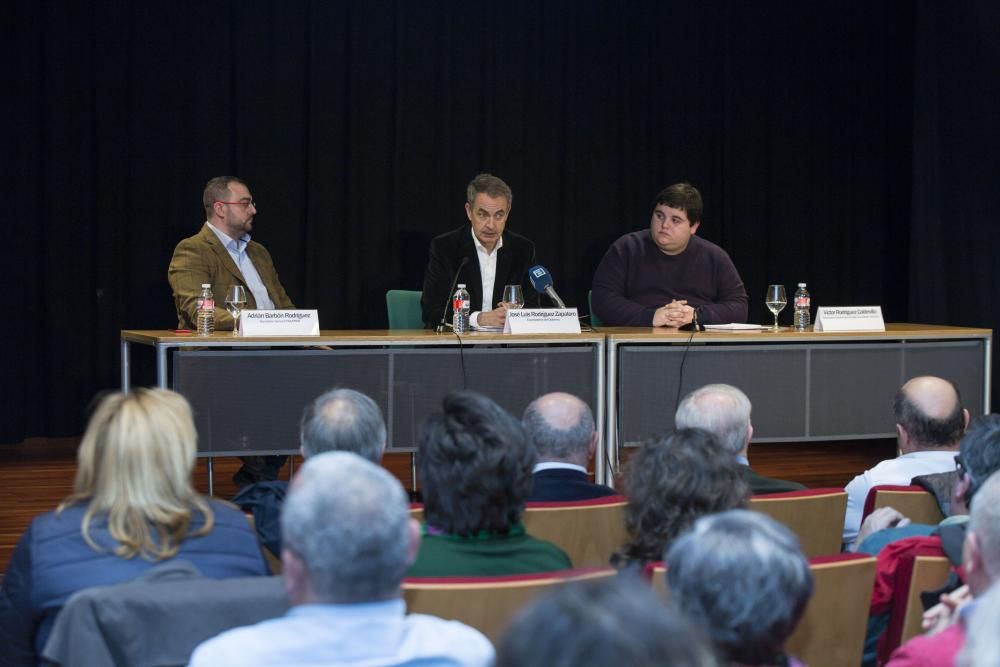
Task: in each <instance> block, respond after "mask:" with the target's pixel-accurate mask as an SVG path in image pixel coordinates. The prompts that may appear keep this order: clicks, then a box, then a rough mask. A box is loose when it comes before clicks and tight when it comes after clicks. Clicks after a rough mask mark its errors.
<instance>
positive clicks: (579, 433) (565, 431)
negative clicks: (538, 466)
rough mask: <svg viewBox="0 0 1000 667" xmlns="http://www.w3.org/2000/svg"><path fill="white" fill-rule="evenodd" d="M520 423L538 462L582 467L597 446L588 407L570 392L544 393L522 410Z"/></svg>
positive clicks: (592, 417) (592, 418)
mask: <svg viewBox="0 0 1000 667" xmlns="http://www.w3.org/2000/svg"><path fill="white" fill-rule="evenodd" d="M521 424H522V425H523V426H524V430H525V432H526V433H527V436H528V438H529V439H530V440H531V442H532V444H533V445H534V447H535V451H536V452H537V453H538V460H539V461H561V462H565V463H575V464H576V465H580V466H585V467H586V465H587V463H588V461H589V460H590V456H591V455H592V454H593V453H594V449H595V447H596V445H597V432H596V431H595V430H594V415H593V414H592V413H591V412H590V406H588V405H587V404H586V403H584V402H583V401H581V400H580V399H579V398H577V397H576V396H573V395H572V394H565V393H562V392H555V393H552V394H545V395H544V396H541V397H539V398H537V399H535V400H534V401H532V403H531V404H530V405H529V406H528V407H527V409H526V410H525V411H524V417H523V418H522V419H521Z"/></svg>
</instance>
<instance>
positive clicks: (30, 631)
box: [0, 501, 268, 665]
mask: <svg viewBox="0 0 1000 667" xmlns="http://www.w3.org/2000/svg"><path fill="white" fill-rule="evenodd" d="M211 507H212V511H213V513H214V514H215V526H214V528H213V529H212V531H211V532H210V533H209V534H207V535H203V536H200V537H191V538H188V539H186V540H184V542H183V543H182V544H181V547H180V550H179V551H178V553H177V556H176V558H181V559H184V560H186V561H189V562H190V563H192V564H193V565H194V566H195V567H196V568H198V570H199V571H200V572H201V573H202V574H204V575H205V576H206V577H212V578H216V579H222V578H226V577H246V576H254V575H265V574H267V573H268V571H267V565H266V564H265V562H264V557H263V555H262V554H261V551H260V546H259V545H258V543H257V536H256V535H254V533H253V532H252V531H251V530H250V524H249V522H248V521H247V519H246V517H245V516H244V515H243V514H242V513H241V512H240V511H239V510H237V509H235V508H234V507H232V506H231V505H229V504H225V503H222V502H219V501H211ZM85 512H86V505H85V504H82V503H80V504H77V505H75V506H73V507H69V508H67V509H65V510H64V511H62V512H60V513H58V514H57V513H56V512H54V511H52V512H46V513H45V514H42V515H41V516H38V517H36V518H35V519H34V520H33V521H32V522H31V525H30V526H28V529H27V530H26V531H25V533H24V534H23V535H22V536H21V539H20V540H19V541H18V543H17V547H16V548H15V549H14V554H13V555H12V556H11V559H10V564H9V565H8V567H7V573H6V575H5V576H4V580H3V588H2V589H0V646H3V647H4V648H3V650H2V651H0V664H2V665H30V664H34V663H35V662H36V661H37V655H39V654H41V651H42V649H43V648H44V647H45V641H46V639H48V635H49V632H50V630H51V629H52V624H53V622H54V620H55V617H56V615H57V614H58V613H59V610H60V609H61V608H62V606H63V604H64V603H65V602H66V600H67V599H68V598H69V597H70V596H71V595H72V594H73V593H76V592H77V591H79V590H82V589H84V588H89V587H91V586H109V585H112V584H118V583H122V582H125V581H129V580H130V579H134V578H135V577H137V576H139V575H141V574H144V573H146V572H147V571H149V570H150V569H151V568H153V567H154V566H156V565H158V564H159V563H157V562H152V561H149V560H146V559H144V558H142V557H140V556H135V557H133V558H129V559H125V558H120V557H118V556H116V555H115V554H114V551H113V550H114V548H115V547H116V546H117V542H115V541H114V540H113V539H112V538H111V535H110V533H109V532H108V530H107V524H106V523H105V522H104V521H103V519H98V520H94V521H91V525H90V535H91V538H92V539H93V541H94V542H96V543H97V544H98V546H100V547H101V551H94V549H92V548H91V547H90V545H88V544H87V543H86V542H85V541H84V540H83V535H82V533H81V532H80V525H81V521H82V519H83V515H84V513H85ZM193 524H194V525H193V526H192V528H193V529H197V528H198V527H200V526H201V525H202V518H201V517H198V518H197V519H196V520H195V521H194V522H193ZM161 562H163V561H161Z"/></svg>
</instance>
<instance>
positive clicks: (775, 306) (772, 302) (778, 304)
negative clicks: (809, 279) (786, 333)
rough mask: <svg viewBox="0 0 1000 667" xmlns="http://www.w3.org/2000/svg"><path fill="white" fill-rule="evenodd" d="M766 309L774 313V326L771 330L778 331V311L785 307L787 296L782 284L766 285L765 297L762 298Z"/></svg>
mask: <svg viewBox="0 0 1000 667" xmlns="http://www.w3.org/2000/svg"><path fill="white" fill-rule="evenodd" d="M764 303H766V304H767V309H768V310H770V311H771V313H772V314H773V315H774V328H773V329H771V331H780V328H779V327H778V313H780V312H781V311H782V310H784V309H785V304H786V303H788V298H787V297H786V296H785V286H784V285H768V286H767V297H766V298H765V299H764Z"/></svg>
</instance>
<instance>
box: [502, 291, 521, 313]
mask: <svg viewBox="0 0 1000 667" xmlns="http://www.w3.org/2000/svg"><path fill="white" fill-rule="evenodd" d="M503 302H504V303H505V304H506V305H507V308H508V309H512V308H523V307H524V291H523V290H522V289H521V286H520V285H505V286H504V288H503Z"/></svg>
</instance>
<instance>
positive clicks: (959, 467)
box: [955, 454, 969, 475]
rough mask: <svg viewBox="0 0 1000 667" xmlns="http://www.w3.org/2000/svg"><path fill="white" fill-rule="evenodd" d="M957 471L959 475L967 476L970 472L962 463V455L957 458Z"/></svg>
mask: <svg viewBox="0 0 1000 667" xmlns="http://www.w3.org/2000/svg"><path fill="white" fill-rule="evenodd" d="M955 470H957V471H958V474H959V475H965V474H967V473H968V472H969V471H968V470H966V469H965V464H963V463H962V456H961V455H960V454H958V455H956V456H955Z"/></svg>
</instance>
